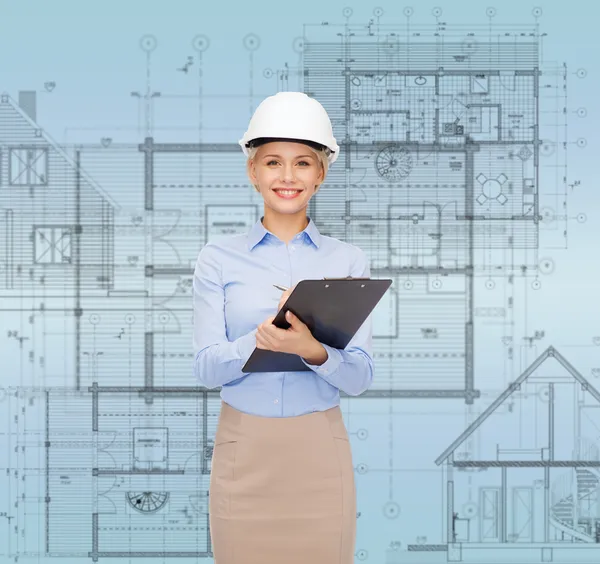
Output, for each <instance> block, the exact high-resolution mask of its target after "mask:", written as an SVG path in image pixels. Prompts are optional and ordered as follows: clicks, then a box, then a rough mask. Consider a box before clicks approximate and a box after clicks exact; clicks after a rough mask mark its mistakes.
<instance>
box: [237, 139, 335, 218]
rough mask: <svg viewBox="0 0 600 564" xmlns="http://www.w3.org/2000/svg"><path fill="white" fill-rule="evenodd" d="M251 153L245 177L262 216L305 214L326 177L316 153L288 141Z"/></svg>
mask: <svg viewBox="0 0 600 564" xmlns="http://www.w3.org/2000/svg"><path fill="white" fill-rule="evenodd" d="M255 151H256V152H255V154H254V156H252V153H251V157H250V158H249V159H248V177H249V178H250V181H251V182H252V184H253V185H254V186H255V187H256V188H257V190H258V191H259V192H260V194H261V195H262V197H263V199H264V201H265V215H270V214H272V213H274V214H283V215H296V214H305V213H306V211H305V210H306V207H307V206H308V202H309V201H310V199H311V198H312V196H313V195H314V194H315V192H316V190H317V189H318V186H319V185H320V184H321V183H322V182H323V180H324V179H325V174H326V172H325V170H324V167H323V164H322V162H321V160H320V159H319V156H318V155H317V152H316V151H315V150H314V149H312V148H311V147H309V146H308V145H304V144H302V143H294V142H290V141H273V142H271V143H265V144H264V145H260V146H259V147H258V148H257V149H256V150H255ZM253 152H254V151H253Z"/></svg>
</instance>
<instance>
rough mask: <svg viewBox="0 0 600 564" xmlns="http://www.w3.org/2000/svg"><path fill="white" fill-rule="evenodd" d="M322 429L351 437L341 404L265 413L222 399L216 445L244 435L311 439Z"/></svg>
mask: <svg viewBox="0 0 600 564" xmlns="http://www.w3.org/2000/svg"><path fill="white" fill-rule="evenodd" d="M322 433H330V434H331V436H333V437H335V438H338V439H345V440H349V439H348V432H347V430H346V426H345V424H344V418H343V416H342V411H341V409H340V406H339V405H337V406H335V407H332V408H330V409H327V410H325V411H313V412H311V413H306V414H304V415H297V416H293V417H262V416H260V415H253V414H249V413H244V412H242V411H239V410H238V409H235V408H234V407H232V406H231V405H229V404H228V403H226V402H224V401H221V413H220V415H219V424H218V426H217V432H216V435H215V445H217V444H219V443H223V442H229V441H237V440H241V439H244V438H246V439H252V440H261V439H264V440H272V439H276V438H283V439H284V440H302V439H306V440H310V438H311V437H314V436H315V435H317V436H318V435H320V434H322Z"/></svg>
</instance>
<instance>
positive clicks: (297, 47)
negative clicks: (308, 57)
mask: <svg viewBox="0 0 600 564" xmlns="http://www.w3.org/2000/svg"><path fill="white" fill-rule="evenodd" d="M292 49H293V50H294V52H295V53H303V52H304V37H296V39H294V41H293V42H292Z"/></svg>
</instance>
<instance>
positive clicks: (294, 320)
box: [285, 310, 300, 329]
mask: <svg viewBox="0 0 600 564" xmlns="http://www.w3.org/2000/svg"><path fill="white" fill-rule="evenodd" d="M285 319H286V321H287V322H288V323H289V324H290V325H291V326H292V327H293V328H294V329H298V326H299V325H300V320H299V319H298V318H297V317H296V316H295V315H294V314H293V313H292V312H291V311H290V310H288V311H286V312H285Z"/></svg>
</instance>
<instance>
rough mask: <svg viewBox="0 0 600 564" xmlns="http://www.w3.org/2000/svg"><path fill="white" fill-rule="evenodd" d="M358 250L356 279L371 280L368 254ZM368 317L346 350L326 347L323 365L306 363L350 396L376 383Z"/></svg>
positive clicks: (354, 272)
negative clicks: (325, 358)
mask: <svg viewBox="0 0 600 564" xmlns="http://www.w3.org/2000/svg"><path fill="white" fill-rule="evenodd" d="M356 248H357V257H356V261H355V263H354V265H353V267H352V269H351V273H350V276H352V277H353V278H359V277H360V278H370V277H371V269H370V266H369V261H368V259H367V257H366V255H365V253H364V252H363V251H362V250H361V249H359V248H358V247H356ZM371 317H372V315H369V317H367V319H366V320H365V322H364V323H363V324H362V325H361V327H360V328H359V330H358V331H357V332H356V334H355V335H354V337H353V338H352V339H351V340H350V342H349V343H348V345H347V346H346V348H345V349H335V348H333V347H330V346H329V345H325V344H323V343H321V344H322V345H323V347H324V348H325V350H326V351H327V360H326V361H325V362H324V363H323V364H321V365H318V366H317V365H314V364H309V363H308V362H306V361H305V360H304V359H302V360H303V362H304V364H306V365H307V366H308V367H309V368H310V369H311V370H313V371H314V372H315V373H316V374H317V375H318V376H320V377H321V378H323V379H324V380H325V381H326V382H328V383H329V384H331V385H332V386H335V387H336V388H338V389H339V390H341V391H342V392H344V393H346V394H348V395H349V396H359V395H360V394H362V393H363V392H364V391H365V390H367V389H368V388H369V387H370V386H371V383H372V382H373V358H372V354H373V353H372V346H373V345H372V340H373V323H372V320H371Z"/></svg>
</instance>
